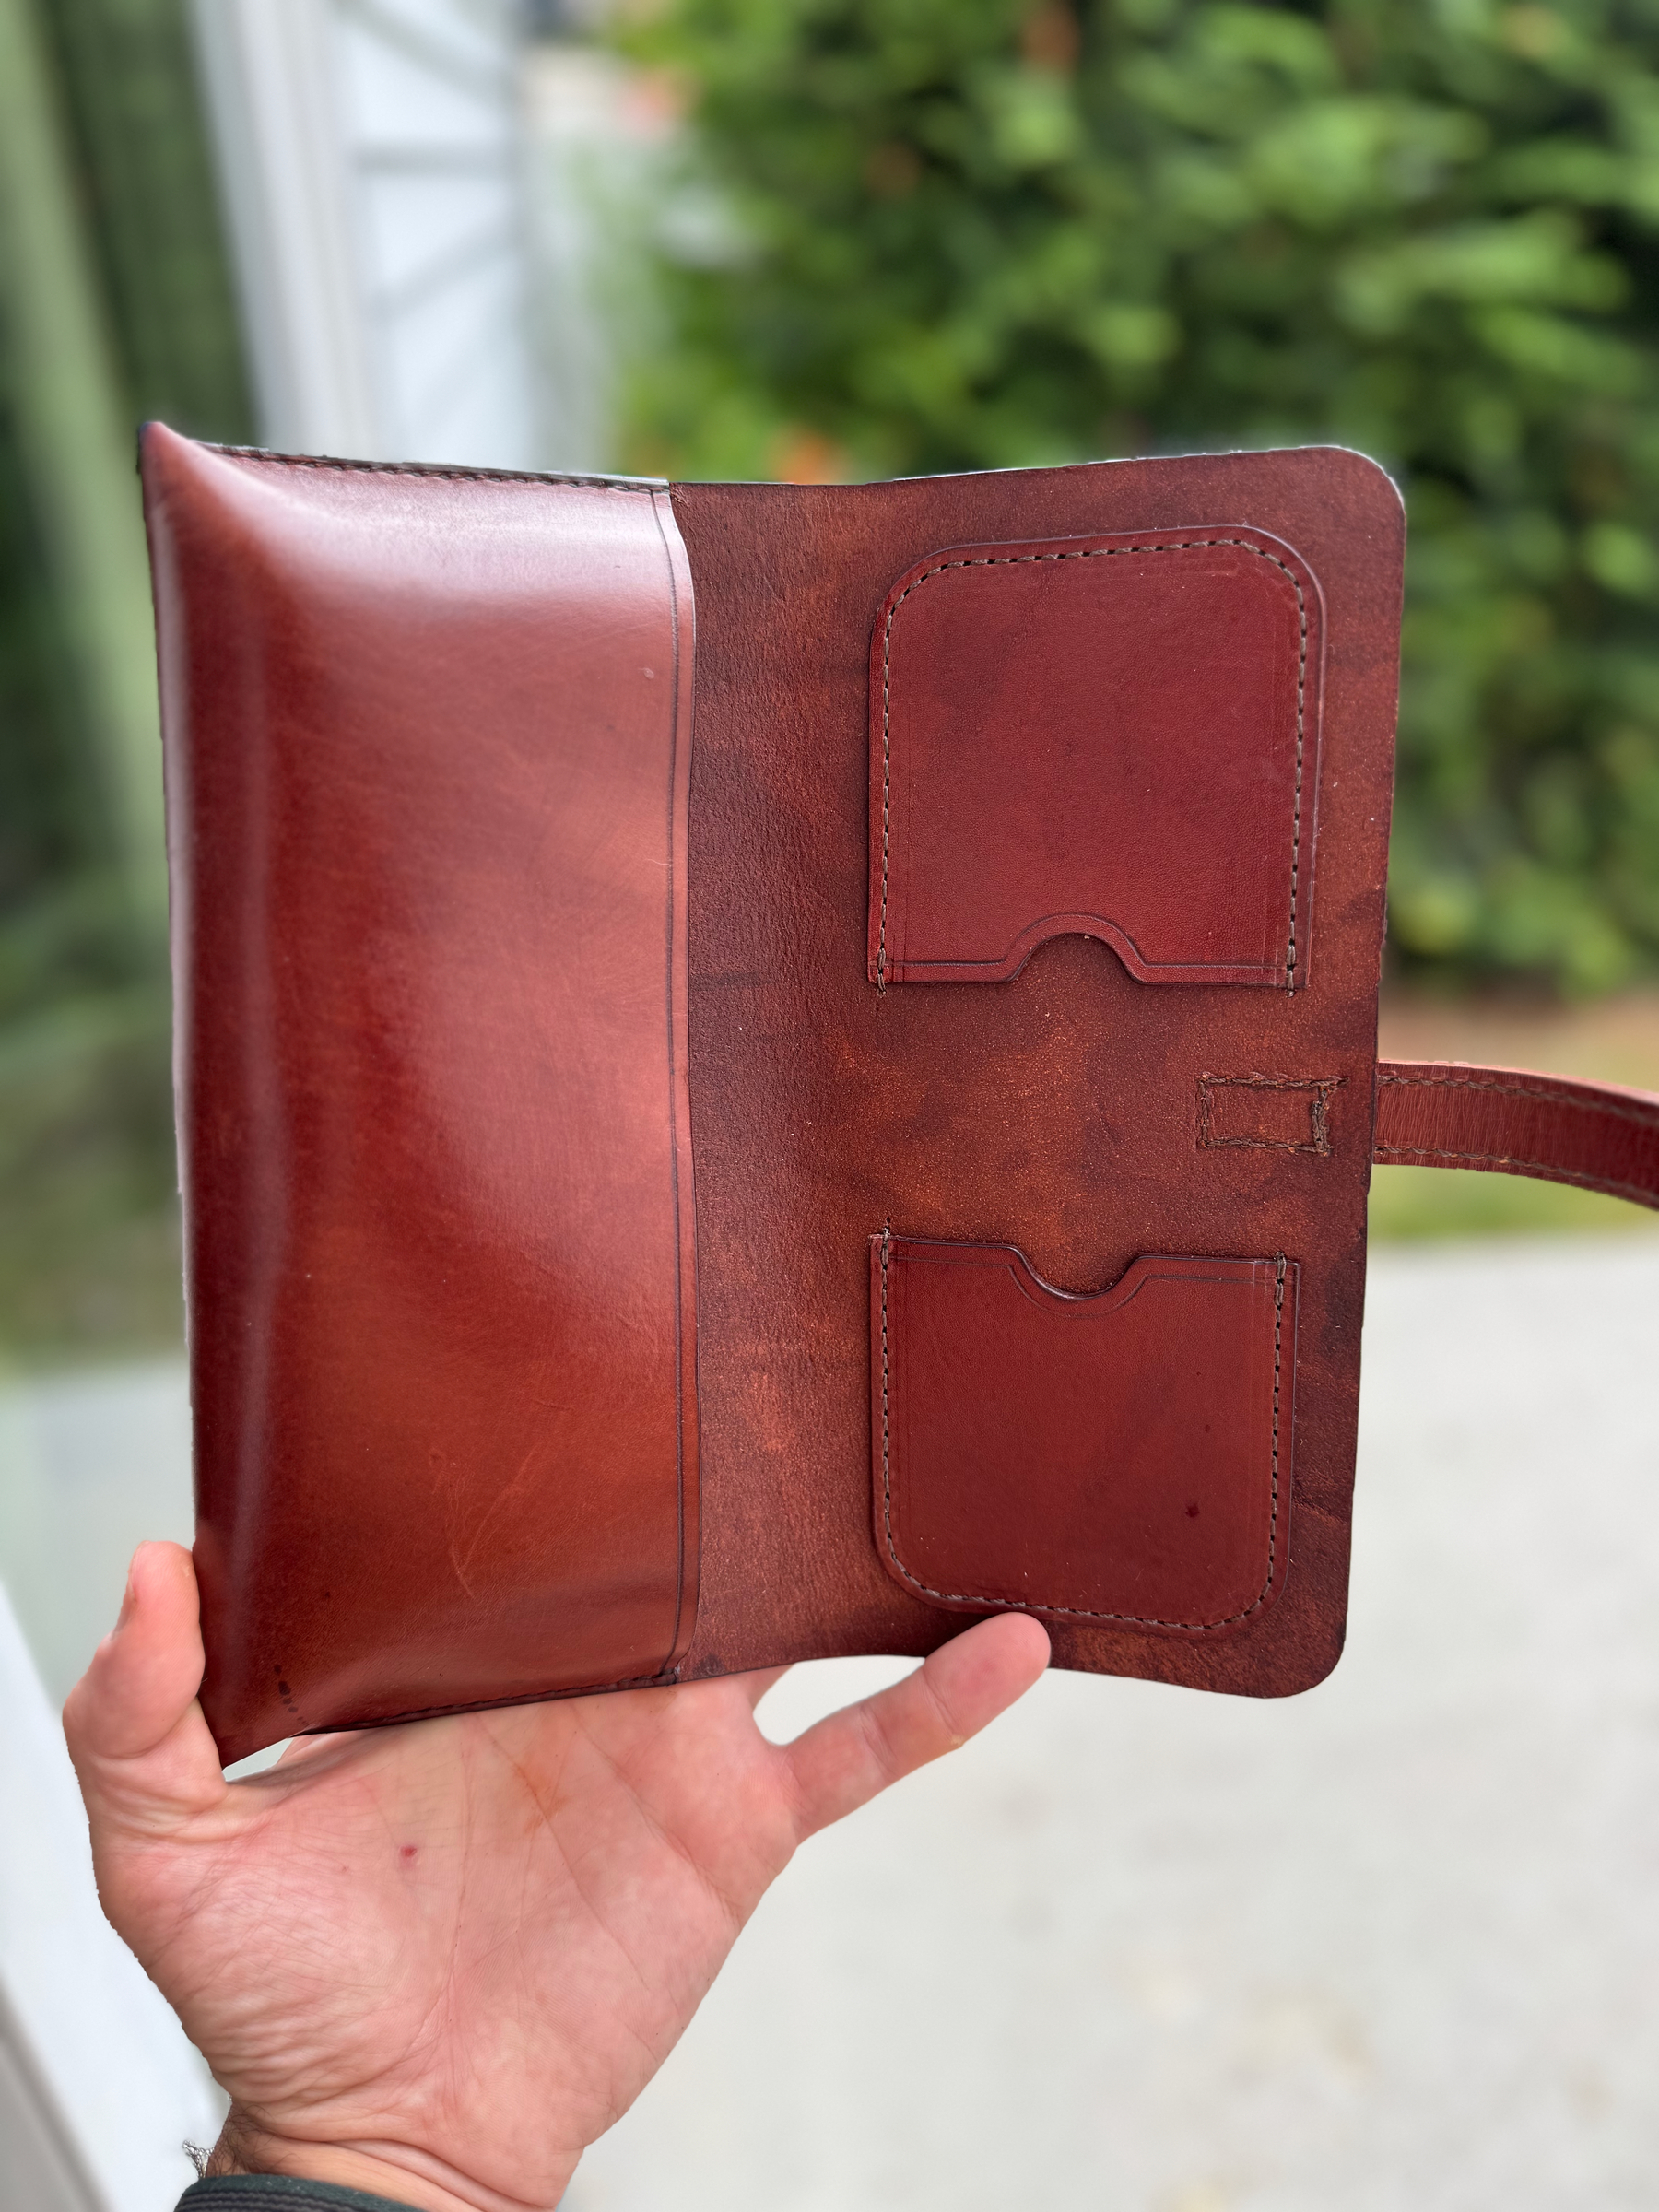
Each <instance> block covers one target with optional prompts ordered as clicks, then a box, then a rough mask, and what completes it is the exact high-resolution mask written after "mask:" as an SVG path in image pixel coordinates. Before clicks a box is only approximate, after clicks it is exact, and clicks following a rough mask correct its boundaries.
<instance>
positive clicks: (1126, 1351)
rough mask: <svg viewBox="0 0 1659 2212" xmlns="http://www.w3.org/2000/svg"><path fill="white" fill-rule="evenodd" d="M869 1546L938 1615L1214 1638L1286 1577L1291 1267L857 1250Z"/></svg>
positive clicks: (987, 1247) (898, 1243) (1012, 1252)
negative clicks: (1051, 1271)
mask: <svg viewBox="0 0 1659 2212" xmlns="http://www.w3.org/2000/svg"><path fill="white" fill-rule="evenodd" d="M870 1265H871V1394H872V1401H873V1406H872V1412H873V1418H872V1447H873V1450H872V1456H873V1463H874V1477H875V1535H876V1546H877V1551H878V1552H879V1554H880V1556H881V1559H882V1563H883V1565H884V1566H885V1567H886V1568H887V1570H888V1573H889V1574H891V1575H892V1576H893V1578H894V1579H895V1580H896V1581H897V1582H898V1583H900V1584H901V1585H902V1586H903V1587H904V1588H905V1589H906V1590H908V1591H910V1592H911V1593H912V1595H914V1596H918V1597H922V1598H924V1599H926V1600H927V1602H928V1603H929V1604H930V1605H935V1606H954V1607H959V1608H963V1609H966V1610H976V1611H983V1610H994V1609H996V1608H999V1607H1009V1606H1017V1607H1019V1608H1021V1609H1022V1610H1025V1611H1029V1612H1033V1613H1040V1614H1049V1615H1053V1616H1054V1617H1056V1618H1064V1619H1068V1620H1073V1621H1078V1622H1093V1623H1098V1624H1100V1626H1102V1627H1109V1626H1113V1625H1116V1626H1122V1627H1125V1628H1132V1629H1135V1630H1148V1629H1151V1630H1168V1631H1171V1632H1175V1633H1181V1634H1185V1635H1216V1634H1220V1633H1223V1632H1226V1631H1230V1630H1236V1629H1237V1628H1239V1627H1240V1626H1241V1624H1243V1623H1245V1622H1247V1621H1249V1620H1251V1619H1252V1618H1254V1617H1255V1616H1256V1615H1258V1614H1259V1613H1260V1612H1261V1611H1262V1609H1263V1608H1264V1607H1265V1606H1266V1605H1267V1604H1268V1603H1269V1602H1270V1601H1271V1599H1272V1598H1273V1597H1274V1595H1275V1594H1277V1590H1278V1588H1279V1586H1280V1585H1281V1583H1283V1580H1284V1572H1285V1564H1286V1559H1287V1555H1288V1543H1287V1539H1288V1529H1289V1506H1290V1472H1291V1433H1292V1396H1293V1382H1294V1376H1295V1368H1296V1300H1297V1268H1296V1265H1295V1263H1294V1262H1293V1261H1289V1260H1287V1259H1286V1258H1284V1256H1283V1255H1282V1254H1280V1255H1276V1256H1275V1257H1274V1258H1272V1259H1237V1260H1234V1259H1223V1260H1215V1259H1207V1260H1206V1259H1179V1258H1166V1257H1164V1256H1162V1255H1160V1254H1147V1255H1145V1256H1143V1257H1142V1258H1140V1259H1137V1260H1136V1261H1135V1262H1134V1264H1133V1265H1131V1266H1130V1267H1129V1268H1128V1269H1127V1271H1126V1272H1125V1273H1124V1276H1123V1277H1121V1278H1120V1279H1119V1280H1118V1281H1117V1282H1116V1283H1114V1284H1113V1285H1112V1288H1110V1289H1107V1290H1102V1291H1100V1292H1098V1293H1096V1294H1094V1295H1093V1296H1089V1297H1074V1296H1070V1295H1068V1294H1066V1293H1065V1292H1063V1291H1058V1290H1054V1289H1053V1288H1050V1286H1049V1285H1048V1284H1046V1283H1045V1282H1043V1281H1042V1279H1041V1277H1039V1276H1037V1275H1035V1274H1034V1273H1033V1272H1032V1270H1031V1268H1030V1266H1029V1265H1028V1264H1027V1262H1026V1260H1025V1259H1024V1257H1023V1255H1022V1254H1021V1253H1019V1252H1018V1251H1017V1250H1016V1249H1015V1248H1014V1247H1013V1246H1012V1245H1006V1244H967V1243H945V1242H931V1241H919V1240H913V1239H910V1238H904V1237H894V1236H879V1237H876V1238H874V1239H873V1240H872V1241H871V1254H870Z"/></svg>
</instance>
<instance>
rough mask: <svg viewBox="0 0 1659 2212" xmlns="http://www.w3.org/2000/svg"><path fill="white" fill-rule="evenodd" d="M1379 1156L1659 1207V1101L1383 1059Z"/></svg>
mask: <svg viewBox="0 0 1659 2212" xmlns="http://www.w3.org/2000/svg"><path fill="white" fill-rule="evenodd" d="M1375 1149H1376V1157H1377V1159H1379V1160H1382V1161H1384V1162H1387V1163H1390V1164H1393V1165H1406V1166H1416V1167H1431V1168H1485V1169H1490V1170H1493V1171H1497V1172H1498V1173H1500V1174H1504V1175H1533V1176H1538V1177H1542V1178H1543V1179H1544V1180H1545V1181H1547V1182H1572V1183H1577V1184H1579V1185H1580V1186H1581V1187H1582V1188H1583V1189H1584V1190H1591V1191H1605V1192H1606V1194H1608V1196H1609V1197H1613V1198H1630V1199H1632V1200H1634V1202H1635V1203H1636V1204H1637V1205H1638V1206H1659V1098H1653V1097H1652V1096H1651V1095H1650V1094H1649V1093H1648V1092H1646V1091H1641V1090H1626V1089H1622V1088H1619V1087H1618V1086H1617V1085H1614V1084H1605V1083H1604V1084H1595V1083H1572V1082H1569V1081H1568V1080H1567V1079H1566V1078H1565V1077H1561V1076H1541V1075H1534V1074H1532V1073H1530V1072H1529V1071H1528V1070H1526V1069H1524V1068H1514V1067H1465V1066H1464V1065H1461V1064H1460V1063H1457V1062H1450V1061H1448V1062H1441V1061H1410V1060H1384V1061H1382V1062H1380V1063H1379V1065H1378V1067H1377V1125H1376V1137H1375Z"/></svg>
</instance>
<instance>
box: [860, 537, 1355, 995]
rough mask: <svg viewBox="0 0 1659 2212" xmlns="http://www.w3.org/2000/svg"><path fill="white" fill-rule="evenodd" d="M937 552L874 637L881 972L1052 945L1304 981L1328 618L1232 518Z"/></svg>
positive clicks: (1239, 975) (983, 962)
mask: <svg viewBox="0 0 1659 2212" xmlns="http://www.w3.org/2000/svg"><path fill="white" fill-rule="evenodd" d="M1218 523H1219V526H1218V527H1194V528H1187V529H1159V530H1156V531H1153V532H1150V533H1147V532H1136V533H1131V534H1128V535H1117V536H1104V537H1100V536H1095V537H1088V536H1077V537H1072V538H1065V539H1060V540H1057V541H1055V540H1049V541H1046V542H1037V543H1027V544H1015V545H969V546H964V547H957V548H955V549H953V550H951V551H949V552H947V553H942V554H935V555H933V556H930V558H929V559H926V560H924V561H922V562H920V563H918V564H917V565H915V566H914V567H912V568H911V569H910V570H908V571H906V573H905V574H904V575H902V576H901V577H900V579H899V580H898V582H896V583H895V584H894V585H893V588H892V590H891V591H890V592H889V593H888V595H887V597H886V599H885V601H884V603H883V605H882V606H881V608H880V610H879V611H878V613H877V618H876V622H875V626H874V629H873V632H872V637H871V646H870V800H869V807H870V914H869V972H870V977H871V980H872V981H873V982H877V981H879V982H883V983H886V982H1001V981H1003V980H1005V979H1006V978H1007V977H1009V976H1011V975H1013V974H1015V973H1016V972H1017V971H1018V969H1019V968H1020V967H1021V966H1022V965H1023V964H1024V962H1025V961H1026V960H1027V959H1029V958H1030V954H1031V952H1032V950H1033V948H1034V947H1036V946H1038V945H1040V944H1041V943H1043V942H1044V941H1045V940H1046V939H1048V938H1050V937H1054V936H1059V935H1066V934H1069V933H1072V932H1080V933H1081V934H1083V935H1089V936H1096V937H1100V938H1103V939H1104V940H1105V941H1106V943H1108V944H1109V945H1111V946H1112V948H1113V950H1114V951H1115V952H1116V953H1117V955H1118V957H1119V958H1120V959H1122V961H1123V962H1124V966H1125V967H1126V968H1127V969H1128V970H1129V971H1130V972H1131V974H1133V975H1135V976H1136V977H1138V978H1139V979H1140V980H1141V981H1142V982H1178V983H1201V982H1212V983H1216V982H1232V983H1267V984H1277V985H1279V986H1281V987H1282V988H1285V989H1291V988H1293V987H1294V986H1295V984H1296V982H1298V980H1305V977H1306V973H1307V968H1308V959H1309V947H1310V942H1311V935H1312V930H1311V924H1312V912H1311V906H1312V900H1311V897H1310V891H1311V877H1312V869H1311V866H1310V861H1311V856H1312V849H1313V840H1314V830H1315V823H1314V818H1313V808H1314V802H1315V795H1316V794H1317V791H1318V782H1319V779H1318V748H1319V707H1320V689H1321V675H1322V658H1323V643H1324V637H1323V632H1324V623H1323V620H1322V608H1321V604H1320V594H1319V586H1318V584H1317V582H1315V580H1314V578H1313V577H1312V574H1311V573H1310V572H1309V571H1308V569H1307V566H1306V564H1305V563H1304V562H1303V561H1302V560H1301V559H1300V558H1299V557H1298V555H1297V554H1296V552H1295V550H1294V549H1293V548H1292V547H1289V546H1287V545H1285V544H1284V543H1283V542H1282V541H1280V540H1277V539H1276V538H1274V537H1271V536H1269V535H1266V534H1265V532H1262V531H1259V530H1253V529H1251V528H1249V527H1248V526H1246V525H1245V524H1243V523H1242V522H1241V520H1240V519H1239V518H1231V517H1221V518H1218Z"/></svg>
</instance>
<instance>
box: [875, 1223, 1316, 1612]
mask: <svg viewBox="0 0 1659 2212" xmlns="http://www.w3.org/2000/svg"><path fill="white" fill-rule="evenodd" d="M892 1241H893V1237H892V1224H891V1222H890V1221H889V1222H888V1224H887V1226H886V1227H885V1228H884V1229H883V1230H882V1232H881V1512H882V1522H883V1527H884V1531H885V1534H886V1536H887V1547H888V1558H889V1559H891V1560H892V1562H893V1565H894V1566H895V1567H896V1568H897V1569H898V1570H899V1572H900V1574H901V1575H902V1576H903V1577H904V1580H905V1581H906V1582H907V1583H909V1584H910V1585H911V1587H912V1590H919V1591H921V1593H922V1594H923V1595H924V1597H934V1598H938V1599H940V1600H941V1601H942V1602H943V1603H945V1604H947V1605H963V1606H979V1605H983V1606H995V1607H997V1608H998V1610H999V1611H1002V1612H1006V1613H1064V1614H1065V1615H1067V1616H1068V1617H1070V1618H1073V1619H1077V1620H1121V1621H1124V1622H1125V1623H1126V1624H1127V1625H1128V1626H1130V1627H1131V1628H1137V1629H1184V1630H1186V1631H1187V1633H1188V1634H1189V1635H1195V1634H1201V1633H1203V1632H1204V1631H1206V1630H1210V1629H1229V1628H1231V1627H1232V1626H1233V1625H1234V1624H1235V1623H1236V1622H1238V1621H1241V1620H1248V1619H1249V1618H1250V1616H1251V1615H1252V1614H1253V1613H1254V1612H1256V1611H1257V1610H1259V1608H1260V1607H1261V1606H1264V1605H1265V1603H1266V1602H1267V1598H1268V1596H1269V1594H1271V1592H1272V1589H1273V1576H1274V1571H1275V1567H1276V1564H1277V1547H1278V1509H1279V1370H1280V1359H1281V1347H1282V1339H1283V1328H1284V1316H1285V1274H1286V1269H1287V1267H1288V1262H1287V1260H1286V1258H1285V1255H1284V1253H1282V1252H1280V1253H1275V1254H1274V1262H1275V1273H1274V1288H1273V1455H1272V1483H1273V1497H1272V1505H1271V1510H1270V1512H1269V1515H1268V1522H1267V1579H1266V1581H1265V1583H1263V1584H1262V1587H1261V1589H1260V1590H1259V1591H1258V1592H1257V1593H1256V1594H1255V1596H1254V1597H1253V1598H1252V1599H1251V1601H1250V1603H1249V1605H1247V1606H1245V1607H1244V1608H1243V1610H1242V1611H1241V1612H1239V1613H1229V1614H1227V1615H1226V1616H1225V1617H1224V1618H1222V1619H1220V1620H1198V1621H1192V1620H1159V1619H1158V1618H1155V1617H1154V1616H1153V1615H1151V1614H1148V1613H1100V1612H1096V1611H1094V1610H1093V1609H1092V1608H1091V1607H1089V1606H1045V1605H1042V1604H1041V1603H1039V1602H1037V1601H1035V1600H1031V1601H1029V1602H1028V1601H1025V1600H1022V1599H1019V1598H1017V1597H991V1596H989V1595H987V1594H984V1593H982V1592H979V1591H971V1590H935V1588H934V1587H933V1585H932V1584H931V1583H924V1582H923V1581H922V1579H921V1577H920V1576H919V1575H914V1574H912V1572H911V1571H910V1569H909V1568H908V1567H907V1566H906V1565H905V1563H904V1561H903V1560H902V1559H900V1557H899V1548H898V1546H897V1545H896V1544H895V1543H894V1541H893V1484H892V1459H891V1448H890V1444H889V1440H888V1406H889V1387H888V1252H889V1249H890V1247H891V1245H892Z"/></svg>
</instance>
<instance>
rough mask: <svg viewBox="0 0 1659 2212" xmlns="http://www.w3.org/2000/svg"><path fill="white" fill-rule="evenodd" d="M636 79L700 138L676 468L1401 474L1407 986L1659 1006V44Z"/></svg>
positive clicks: (908, 48) (990, 39)
mask: <svg viewBox="0 0 1659 2212" xmlns="http://www.w3.org/2000/svg"><path fill="white" fill-rule="evenodd" d="M624 41H625V43H626V45H627V47H628V48H629V51H630V52H631V53H633V55H634V56H635V57H636V59H637V60H639V61H641V62H642V63H643V64H645V65H650V66H653V67H654V68H656V69H658V70H661V71H662V72H664V73H665V79H666V81H667V82H669V83H670V84H672V85H675V86H677V88H678V90H679V93H680V96H681V97H682V99H683V100H685V101H686V102H687V103H688V105H689V106H690V108H691V111H692V113H693V116H694V119H695V125H696V127H695V130H694V131H693V132H692V133H691V134H689V135H688V141H687V143H688V147H689V148H690V153H689V157H688V160H689V173H688V174H687V175H686V176H684V177H683V178H682V179H681V180H680V181H679V184H678V190H677V194H676V195H675V196H674V197H673V198H672V199H671V202H670V214H671V216H673V217H674V218H675V219H674V220H673V222H672V223H671V224H670V226H669V227H668V229H667V230H666V232H665V236H666V239H667V246H666V253H667V258H668V261H669V264H670V265H669V267H668V269H667V271H666V272H665V280H666V285H667V304H668V309H669V312H670V314H671V316H672V320H673V324H674V330H673V333H672V334H671V335H670V336H669V337H668V338H667V340H666V341H665V344H664V345H663V346H662V347H661V348H660V350H659V352H658V354H657V357H656V359H654V361H653V362H652V363H651V364H650V365H649V366H647V368H646V369H645V370H644V371H643V373H642V374H641V377H640V379H639V382H638V388H637V391H636V394H635V406H634V436H633V441H632V454H631V461H632V465H638V466H644V467H649V468H652V469H665V470H667V471H671V472H676V473H679V474H683V475H689V476H728V475H736V476H767V475H770V476H783V477H814V476H821V477H831V476H843V477H858V476H880V475H888V474H893V473H912V472H916V471H926V470H935V469H953V468H974V467H1003V466H1007V465H1014V464H1033V463H1050V462H1060V461H1068V460H1075V459H1079V458H1086V457H1093V456H1100V455H1109V454H1123V453H1141V452H1148V451H1165V452H1167V451H1180V450H1182V449H1183V448H1193V447H1199V448H1204V447H1208V448H1215V447H1217V446H1223V447H1225V446H1230V445H1264V444H1277V443H1286V442H1301V441H1311V440H1326V439H1329V440H1336V441H1343V442H1346V443H1350V444H1353V445H1357V446H1359V447H1361V448H1362V449H1364V450H1365V451H1366V452H1368V453H1372V454H1374V455H1375V456H1376V457H1377V458H1378V459H1380V460H1381V461H1382V462H1383V463H1384V464H1385V465H1387V466H1389V467H1390V468H1391V469H1393V470H1394V472H1395V473H1396V475H1397V476H1398V477H1399V478H1400V480H1401V482H1402V484H1403V486H1404V488H1405V491H1406V500H1407V507H1408V511H1409V515H1410V523H1411V551H1410V556H1409V567H1408V580H1407V611H1406V638H1405V687H1404V698H1403V705H1402V717H1401V728H1400V766H1399V782H1398V796H1397V811H1396V815H1395V829H1394V870H1393V883H1392V900H1391V912H1392V922H1391V938H1392V944H1393V947H1394V958H1395V959H1396V961H1398V962H1400V963H1402V964H1403V965H1404V966H1405V967H1406V969H1407V970H1411V969H1414V968H1415V969H1416V970H1418V971H1419V972H1421V971H1433V972H1438V973H1440V974H1441V975H1443V976H1447V977H1448V978H1451V979H1454V980H1468V979H1471V978H1480V977H1483V976H1484V977H1493V976H1505V975H1508V976H1521V977H1524V978H1527V979H1529V980H1530V981H1532V982H1547V983H1548V984H1550V985H1552V986H1554V987H1558V988H1560V989H1564V990H1565V991H1567V992H1569V993H1577V994H1590V993H1594V992H1598V991H1603V990H1606V989H1609V988H1612V987H1614V986H1616V985H1618V984H1620V983H1622V982H1626V981H1627V980H1629V979H1631V978H1633V977H1636V976H1639V975H1641V973H1643V972H1644V971H1651V970H1652V969H1653V966H1654V965H1655V963H1656V962H1659V621H1656V617H1659V539H1656V537H1655V526H1656V525H1659V0H1563V4H1562V5H1560V6H1553V7H1552V6H1538V5H1533V4H1530V0H1529V4H1525V5H1521V6H1494V5H1490V4H1489V0H1304V4H1302V5H1285V6H1265V5H1239V4H1237V0H1078V5H1077V7H1076V9H1075V11H1074V10H1073V9H1071V8H1068V7H1066V6H1055V5H1044V6H1039V7H1037V8H1035V9H1033V8H1032V6H1030V0H664V4H663V5H661V6H657V7H655V8H653V9H652V10H650V11H648V12H646V13H645V14H644V15H643V16H642V17H640V16H636V17H635V18H633V20H632V23H631V26H630V28H629V29H627V30H626V32H625V34H624ZM699 207H702V208H703V210H704V214H703V217H702V218H701V219H691V218H692V216H693V215H694V214H695V211H696V210H697V209H698V208H699ZM711 209H712V211H713V216H712V219H710V218H709V214H708V211H709V210H711ZM676 210H677V213H676Z"/></svg>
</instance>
